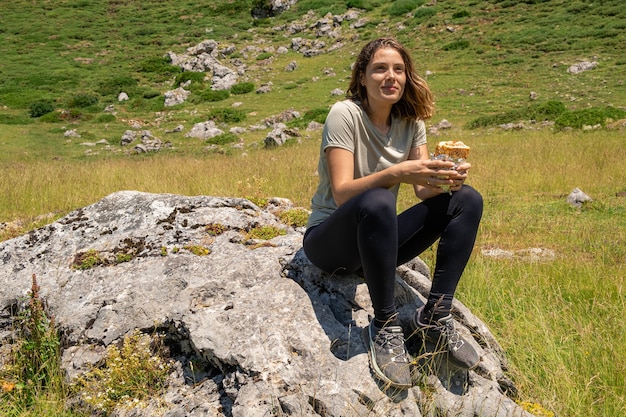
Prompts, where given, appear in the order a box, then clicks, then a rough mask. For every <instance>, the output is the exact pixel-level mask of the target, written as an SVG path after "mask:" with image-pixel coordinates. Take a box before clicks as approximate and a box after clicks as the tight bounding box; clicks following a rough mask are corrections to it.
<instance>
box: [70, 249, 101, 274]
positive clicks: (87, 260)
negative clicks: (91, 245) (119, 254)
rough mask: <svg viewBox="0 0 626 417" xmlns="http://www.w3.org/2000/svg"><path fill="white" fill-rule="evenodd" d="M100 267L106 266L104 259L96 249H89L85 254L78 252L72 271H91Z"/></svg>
mask: <svg viewBox="0 0 626 417" xmlns="http://www.w3.org/2000/svg"><path fill="white" fill-rule="evenodd" d="M98 265H104V259H103V258H102V256H101V255H100V252H98V251H97V250H95V249H89V250H87V251H85V252H78V253H77V254H76V255H75V256H74V260H73V261H72V269H79V270H85V269H91V268H93V267H96V266H98Z"/></svg>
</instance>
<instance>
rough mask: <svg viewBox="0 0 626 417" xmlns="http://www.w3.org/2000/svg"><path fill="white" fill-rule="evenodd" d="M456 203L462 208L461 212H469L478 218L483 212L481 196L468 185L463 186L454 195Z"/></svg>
mask: <svg viewBox="0 0 626 417" xmlns="http://www.w3.org/2000/svg"><path fill="white" fill-rule="evenodd" d="M455 194H456V197H458V199H459V200H458V201H459V202H460V204H461V205H462V207H463V211H465V212H467V211H471V212H474V213H476V214H477V215H478V216H479V217H480V216H481V215H482V212H483V196H482V195H481V194H480V193H479V192H478V191H476V189H474V188H473V187H470V186H469V185H464V186H463V187H461V189H460V190H459V191H457V192H456V193H455Z"/></svg>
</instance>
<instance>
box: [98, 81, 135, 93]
mask: <svg viewBox="0 0 626 417" xmlns="http://www.w3.org/2000/svg"><path fill="white" fill-rule="evenodd" d="M135 87H137V80H135V79H134V78H133V77H129V76H119V77H113V78H109V79H107V80H104V81H101V82H100V84H99V86H98V92H99V93H100V94H102V95H103V96H114V95H118V94H119V93H121V92H122V91H126V92H128V91H129V90H131V89H133V88H135Z"/></svg>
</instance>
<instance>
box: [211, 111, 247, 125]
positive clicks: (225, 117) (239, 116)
mask: <svg viewBox="0 0 626 417" xmlns="http://www.w3.org/2000/svg"><path fill="white" fill-rule="evenodd" d="M207 117H208V119H209V120H213V121H214V122H215V123H238V122H243V121H244V120H246V113H245V112H243V111H242V110H237V109H229V108H224V109H214V110H212V111H210V112H209V114H208V115H207Z"/></svg>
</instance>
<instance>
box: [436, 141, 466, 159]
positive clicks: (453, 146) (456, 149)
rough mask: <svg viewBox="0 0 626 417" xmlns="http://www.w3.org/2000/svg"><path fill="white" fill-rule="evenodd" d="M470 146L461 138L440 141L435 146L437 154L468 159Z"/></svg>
mask: <svg viewBox="0 0 626 417" xmlns="http://www.w3.org/2000/svg"><path fill="white" fill-rule="evenodd" d="M469 152H470V147H469V146H467V145H466V144H464V143H463V142H461V141H460V140H447V141H443V142H439V143H438V144H437V147H436V148H435V156H438V155H447V156H448V157H450V158H452V159H467V157H468V156H469Z"/></svg>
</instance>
